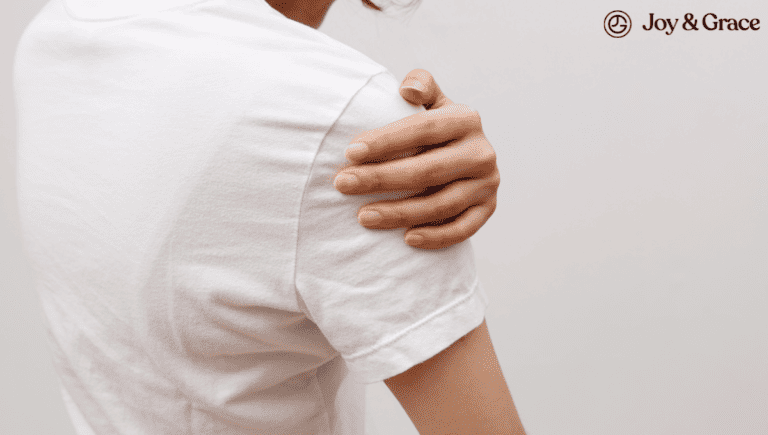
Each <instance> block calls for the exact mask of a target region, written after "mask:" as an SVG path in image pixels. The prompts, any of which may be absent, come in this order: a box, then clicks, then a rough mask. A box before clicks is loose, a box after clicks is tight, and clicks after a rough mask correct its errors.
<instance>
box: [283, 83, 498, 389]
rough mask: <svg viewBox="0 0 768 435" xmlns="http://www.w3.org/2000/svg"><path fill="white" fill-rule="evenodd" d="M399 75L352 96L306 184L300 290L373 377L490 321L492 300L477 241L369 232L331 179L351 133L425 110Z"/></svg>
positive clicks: (311, 311) (338, 343) (356, 366)
mask: <svg viewBox="0 0 768 435" xmlns="http://www.w3.org/2000/svg"><path fill="white" fill-rule="evenodd" d="M398 85H399V83H398V82H397V80H395V78H394V77H393V76H392V75H391V74H389V73H383V74H379V75H377V76H375V77H373V79H372V80H371V82H369V83H368V84H367V85H365V86H364V87H363V88H362V89H360V91H359V92H358V93H357V94H356V95H355V96H354V97H353V98H352V100H351V101H350V103H349V105H348V106H347V107H346V109H345V110H344V112H343V113H342V114H341V116H340V117H339V119H338V120H337V122H336V123H335V124H334V125H333V127H332V128H331V129H330V131H329V132H328V134H327V136H326V137H325V140H324V141H323V143H322V144H321V146H320V148H319V150H318V153H317V156H316V157H315V161H314V163H313V167H312V170H311V172H310V176H309V180H308V181H307V185H306V187H305V190H304V196H303V199H302V204H301V213H300V217H299V229H298V244H297V253H296V279H295V284H296V291H297V296H298V298H299V299H300V301H301V302H302V303H303V304H304V307H303V310H304V311H305V313H306V314H307V315H308V316H309V317H310V318H311V319H312V320H313V321H314V322H315V323H316V324H317V325H318V327H319V328H320V330H321V331H322V332H323V334H324V335H325V336H326V338H327V339H328V342H329V343H331V345H333V347H334V348H335V349H337V350H338V351H339V353H340V354H341V356H342V357H343V358H344V359H345V362H346V363H347V365H348V366H349V367H350V369H351V370H352V371H353V372H356V373H357V374H358V375H359V379H360V380H361V381H362V382H365V383H372V382H378V381H381V380H383V379H385V378H387V377H390V376H392V375H394V374H396V373H400V372H402V371H404V370H406V369H408V368H410V367H411V366H413V365H414V364H417V363H419V362H421V361H424V360H426V359H428V358H430V357H431V356H433V355H435V354H436V353H438V352H440V351H441V350H443V349H444V348H445V347H447V346H449V345H450V344H451V343H452V342H454V341H455V340H456V339H458V338H459V337H461V336H462V335H464V334H466V333H467V332H468V331H470V330H471V329H473V328H475V327H476V326H477V325H479V324H480V322H481V321H482V318H483V315H484V311H485V306H486V299H485V295H484V293H483V291H482V289H481V287H480V284H479V281H478V277H477V273H476V270H475V266H474V254H473V252H472V248H471V245H470V243H469V242H465V243H460V244H457V245H454V246H451V247H449V248H446V249H442V250H439V251H424V250H419V249H416V248H413V247H411V246H408V245H406V244H404V243H402V238H403V231H404V230H403V229H396V230H369V229H366V228H364V227H362V226H361V225H359V223H358V221H357V210H358V209H359V208H360V207H361V206H362V205H363V204H365V203H368V202H371V201H372V200H373V198H374V197H373V196H370V195H366V196H356V195H343V194H341V193H340V192H338V191H337V190H336V189H334V187H333V184H332V180H333V177H334V176H335V174H336V172H337V171H338V168H339V167H340V166H341V165H343V164H344V161H345V160H344V151H345V149H346V147H347V146H348V145H349V141H350V140H351V139H352V138H353V137H354V136H355V135H357V134H359V133H360V132H362V131H365V130H368V129H372V128H376V127H380V126H382V125H386V124H388V123H390V122H393V121H396V120H398V119H401V118H403V117H406V116H409V115H411V114H414V113H417V112H419V111H421V110H423V108H421V109H420V108H418V107H415V106H413V105H411V104H410V103H408V102H406V101H404V100H403V99H402V98H401V97H400V95H399V93H398Z"/></svg>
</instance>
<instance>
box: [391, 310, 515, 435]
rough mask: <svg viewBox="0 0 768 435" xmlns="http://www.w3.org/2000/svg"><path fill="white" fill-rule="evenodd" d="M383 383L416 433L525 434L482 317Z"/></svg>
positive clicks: (423, 434) (426, 434) (431, 434)
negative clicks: (432, 353)
mask: <svg viewBox="0 0 768 435" xmlns="http://www.w3.org/2000/svg"><path fill="white" fill-rule="evenodd" d="M384 384H386V385H387V387H389V389H390V391H392V394H393V395H394V396H395V397H396V398H397V400H398V401H399V402H400V404H401V405H402V406H403V409H405V412H406V413H407V414H408V417H410V419H411V421H412V422H413V424H414V426H416V429H417V430H418V431H419V434H420V435H433V434H434V435H437V434H472V435H474V434H494V435H525V429H524V428H523V423H522V422H521V421H520V417H519V415H518V414H517V409H516V408H515V403H514V401H513V400H512V395H511V394H510V393H509V388H508V387H507V382H506V381H505V380H504V375H503V374H502V372H501V367H500V366H499V361H498V358H497V357H496V352H495V350H494V349H493V344H492V343H491V336H490V334H489V333H488V327H487V325H486V323H485V320H483V323H482V324H480V326H478V327H477V328H475V329H474V330H473V331H471V332H470V333H469V334H467V335H465V336H464V337H462V338H460V339H458V340H456V342H455V343H453V344H452V345H451V346H449V347H448V348H446V349H445V350H443V351H442V352H440V353H439V354H437V355H435V356H433V357H432V358H430V359H428V360H427V361H424V362H423V363H421V364H417V365H415V366H413V367H411V368H410V369H408V370H407V371H405V372H403V373H401V374H399V375H397V376H393V377H391V378H389V379H385V380H384Z"/></svg>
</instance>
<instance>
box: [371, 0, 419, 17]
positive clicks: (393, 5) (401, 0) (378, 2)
mask: <svg viewBox="0 0 768 435" xmlns="http://www.w3.org/2000/svg"><path fill="white" fill-rule="evenodd" d="M360 1H361V2H362V3H363V5H364V6H365V7H367V8H370V9H375V10H377V11H379V12H382V13H384V14H385V15H387V16H402V15H404V14H407V13H409V12H410V13H411V14H412V13H413V12H415V11H416V9H417V8H418V7H419V5H420V4H421V2H422V0H360Z"/></svg>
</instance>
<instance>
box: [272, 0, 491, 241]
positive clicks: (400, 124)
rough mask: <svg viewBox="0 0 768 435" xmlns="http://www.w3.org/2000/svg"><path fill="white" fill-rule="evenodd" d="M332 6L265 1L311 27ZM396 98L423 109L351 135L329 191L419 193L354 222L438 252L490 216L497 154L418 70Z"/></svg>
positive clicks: (307, 0)
mask: <svg viewBox="0 0 768 435" xmlns="http://www.w3.org/2000/svg"><path fill="white" fill-rule="evenodd" d="M333 1H334V0H267V3H269V4H270V5H271V6H272V7H273V8H275V9H276V10H278V11H279V12H281V13H282V14H283V15H285V16H286V17H287V18H290V19H292V20H294V21H297V22H300V23H303V24H305V25H307V26H310V27H312V28H315V29H317V28H318V27H320V25H321V24H322V22H323V19H324V18H325V14H326V13H327V12H328V8H330V6H331V4H332V3H333ZM362 1H363V3H364V4H365V5H366V6H368V7H370V8H372V9H376V10H380V9H379V8H378V7H376V6H375V5H374V4H373V3H371V2H370V1H368V0H362ZM400 95H401V96H402V97H403V98H404V99H405V100H407V101H409V102H410V103H412V104H421V105H423V106H424V108H425V109H427V110H426V111H425V112H421V113H418V114H416V115H413V116H409V117H407V118H404V119H402V120H399V121H396V122H393V123H391V124H388V125H385V126H383V127H381V128H377V129H374V130H369V131H367V132H364V133H361V134H360V135H358V136H356V137H355V138H354V139H353V140H352V142H351V146H350V148H349V149H348V150H347V152H346V157H347V160H348V161H349V163H350V164H349V165H348V166H346V167H344V168H343V169H341V171H340V172H339V174H338V175H337V176H336V178H335V180H334V187H335V188H336V189H337V190H338V191H339V192H341V193H344V194H347V195H365V194H371V193H378V192H387V191H396V190H406V189H405V188H407V190H418V191H419V193H417V194H416V195H415V196H412V197H410V198H403V199H399V200H390V201H378V202H374V203H371V204H366V205H365V206H363V207H362V208H361V209H360V210H359V211H358V221H359V222H360V224H361V225H362V226H364V227H366V228H369V229H382V230H383V229H395V228H406V231H405V235H404V239H405V242H406V243H408V244H409V245H411V246H413V247H416V248H421V249H441V248H445V247H448V246H451V245H453V244H456V243H460V242H463V241H465V240H467V239H468V238H469V237H471V236H472V235H474V234H475V233H476V232H477V231H478V230H479V229H480V228H481V227H482V226H483V225H484V224H485V222H486V221H487V220H488V219H489V218H490V217H491V215H492V214H493V213H494V211H495V210H496V195H497V190H498V187H499V183H500V176H499V171H498V168H497V166H496V153H495V151H494V149H493V147H492V146H491V144H490V143H489V142H488V139H487V138H486V137H485V134H484V133H483V128H482V124H481V122H480V115H479V114H478V112H476V111H474V110H472V109H470V108H469V107H467V106H466V105H463V104H455V103H453V101H451V100H450V99H449V98H448V97H446V96H445V95H444V94H443V92H442V91H441V90H440V87H439V86H438V85H437V82H436V81H435V80H434V78H433V77H432V75H431V74H430V73H429V72H428V71H425V70H423V69H415V70H413V71H411V72H410V73H408V75H407V76H406V77H405V79H404V80H403V82H402V84H401V86H400ZM361 145H362V146H361ZM403 156H405V157H403ZM398 157H399V158H398Z"/></svg>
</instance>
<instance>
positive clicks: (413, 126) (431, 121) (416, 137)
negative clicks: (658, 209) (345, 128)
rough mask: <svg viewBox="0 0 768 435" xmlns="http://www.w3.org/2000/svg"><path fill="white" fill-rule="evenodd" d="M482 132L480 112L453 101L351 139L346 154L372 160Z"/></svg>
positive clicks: (357, 160) (353, 158)
mask: <svg viewBox="0 0 768 435" xmlns="http://www.w3.org/2000/svg"><path fill="white" fill-rule="evenodd" d="M481 132H482V123H481V120H480V114H479V113H478V112H476V111H474V110H472V109H471V108H470V107H469V106H467V105H465V104H451V105H447V106H444V107H441V108H440V109H434V110H428V111H425V112H420V113H416V114H414V115H411V116H408V117H406V118H403V119H400V120H398V121H395V122H392V123H390V124H387V125H385V126H383V127H380V128H375V129H373V130H368V131H366V132H363V133H361V134H359V135H358V136H356V137H355V138H354V139H353V140H352V145H351V146H350V147H349V148H348V149H347V151H346V153H345V156H346V158H347V160H349V161H351V162H353V163H363V162H370V161H374V160H379V159H386V158H388V157H391V156H393V155H397V154H398V153H403V152H407V151H412V150H415V149H418V148H419V147H428V146H432V145H437V144H440V143H443V142H448V141H451V140H456V139H460V138H462V137H465V136H467V135H469V134H472V133H481Z"/></svg>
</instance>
